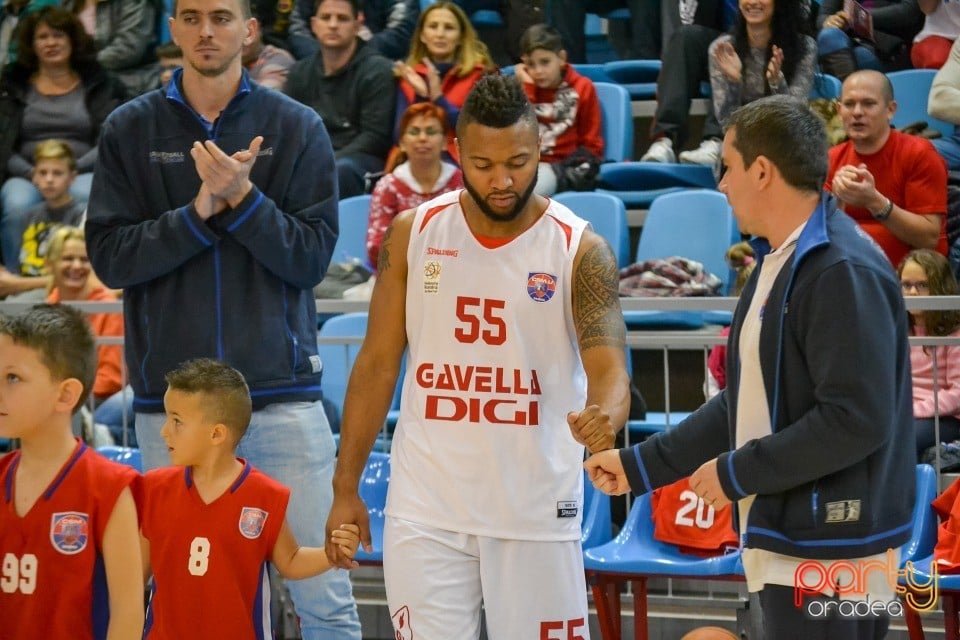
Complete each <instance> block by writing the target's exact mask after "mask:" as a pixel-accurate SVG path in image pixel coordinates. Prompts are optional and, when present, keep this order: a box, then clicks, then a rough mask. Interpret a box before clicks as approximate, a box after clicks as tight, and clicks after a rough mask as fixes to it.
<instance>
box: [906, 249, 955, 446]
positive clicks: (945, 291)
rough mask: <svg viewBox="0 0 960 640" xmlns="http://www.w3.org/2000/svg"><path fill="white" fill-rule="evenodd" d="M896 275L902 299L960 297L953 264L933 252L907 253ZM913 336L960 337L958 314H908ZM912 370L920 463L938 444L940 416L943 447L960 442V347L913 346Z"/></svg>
mask: <svg viewBox="0 0 960 640" xmlns="http://www.w3.org/2000/svg"><path fill="white" fill-rule="evenodd" d="M897 273H898V274H899V276H900V286H901V288H902V289H903V295H904V296H956V295H960V287H958V286H957V280H956V278H954V276H953V272H952V271H951V270H950V263H949V262H947V259H946V258H945V257H943V255H941V254H940V253H937V252H936V251H934V250H932V249H916V250H914V251H911V252H910V253H908V254H907V256H906V257H905V258H904V259H903V262H901V263H900V267H899V268H898V269H897ZM910 335H914V336H950V337H960V311H920V310H913V311H910ZM934 363H936V375H934ZM910 367H911V369H912V371H913V420H914V425H915V426H916V436H917V456H918V457H919V456H920V455H921V454H922V453H923V452H924V450H926V449H928V448H929V447H932V446H934V445H936V444H937V439H936V437H935V433H934V416H935V415H936V414H939V416H940V442H950V441H952V440H956V439H957V438H960V418H958V416H960V347H958V346H948V347H913V346H912V347H910ZM934 389H936V394H937V395H936V400H934Z"/></svg>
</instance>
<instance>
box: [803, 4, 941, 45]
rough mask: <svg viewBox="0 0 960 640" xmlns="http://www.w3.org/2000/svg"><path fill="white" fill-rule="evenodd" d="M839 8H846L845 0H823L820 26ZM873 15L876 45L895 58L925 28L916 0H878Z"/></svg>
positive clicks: (819, 17) (871, 14)
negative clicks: (844, 6)
mask: <svg viewBox="0 0 960 640" xmlns="http://www.w3.org/2000/svg"><path fill="white" fill-rule="evenodd" d="M838 11H843V0H823V4H821V5H820V12H819V15H818V16H817V28H818V29H822V28H823V23H824V21H825V20H826V19H827V18H829V17H830V16H832V15H833V14H835V13H836V12H838ZM870 17H872V18H873V31H874V34H875V36H876V38H877V42H876V49H877V52H878V53H879V54H880V57H881V58H884V59H890V58H893V57H894V56H897V55H898V54H900V53H901V51H902V50H903V49H904V48H905V47H909V46H910V45H911V43H912V42H913V37H914V36H915V35H917V34H918V33H919V32H920V29H921V28H923V20H924V17H923V12H922V11H921V10H920V5H918V4H917V0H876V1H875V2H874V3H873V7H872V8H871V9H870Z"/></svg>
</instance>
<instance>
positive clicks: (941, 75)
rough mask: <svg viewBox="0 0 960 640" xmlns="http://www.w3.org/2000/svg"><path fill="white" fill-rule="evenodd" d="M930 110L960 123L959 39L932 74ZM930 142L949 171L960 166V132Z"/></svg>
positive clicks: (940, 116)
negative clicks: (937, 69)
mask: <svg viewBox="0 0 960 640" xmlns="http://www.w3.org/2000/svg"><path fill="white" fill-rule="evenodd" d="M927 110H928V111H929V112H930V115H931V116H933V117H934V118H938V119H940V120H943V121H945V122H951V123H953V124H955V125H960V40H957V41H954V43H953V46H951V47H950V55H949V56H948V57H947V61H946V62H944V63H943V66H942V67H940V70H939V71H937V75H935V76H934V77H933V86H931V87H930V96H929V99H928V102H927ZM931 142H933V146H934V148H935V149H936V150H937V153H939V154H940V156H941V157H942V158H943V159H944V160H945V161H946V162H947V168H948V169H949V170H950V171H956V170H957V169H960V132H957V131H954V133H953V134H951V135H948V136H943V137H941V138H937V139H935V140H932V141H931Z"/></svg>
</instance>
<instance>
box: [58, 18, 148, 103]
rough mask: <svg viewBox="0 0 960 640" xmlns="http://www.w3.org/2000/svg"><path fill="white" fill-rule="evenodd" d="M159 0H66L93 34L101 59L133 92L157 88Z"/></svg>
mask: <svg viewBox="0 0 960 640" xmlns="http://www.w3.org/2000/svg"><path fill="white" fill-rule="evenodd" d="M159 4H160V3H159V2H157V1H156V0H63V6H64V7H65V8H66V9H68V10H69V11H72V12H73V13H74V14H75V15H76V16H77V18H78V19H79V20H80V23H81V24H82V25H83V28H84V30H85V31H86V32H87V35H89V36H90V37H91V38H93V46H94V48H95V49H96V51H97V62H99V63H100V66H102V67H103V68H104V69H106V70H107V71H108V72H110V73H111V74H112V75H114V76H115V77H117V78H118V79H119V80H120V81H121V82H122V83H123V85H124V87H125V88H126V90H127V94H128V95H131V96H136V95H140V94H141V93H143V92H144V91H148V90H150V89H153V88H154V86H155V82H156V77H157V65H156V58H155V56H154V52H153V49H154V47H155V46H156V45H157V6H158V5H159Z"/></svg>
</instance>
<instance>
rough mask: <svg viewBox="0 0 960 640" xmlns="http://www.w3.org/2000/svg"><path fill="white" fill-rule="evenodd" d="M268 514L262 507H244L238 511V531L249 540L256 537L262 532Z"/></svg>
mask: <svg viewBox="0 0 960 640" xmlns="http://www.w3.org/2000/svg"><path fill="white" fill-rule="evenodd" d="M268 515H269V514H268V513H267V512H266V511H264V510H263V509H257V508H256V507H244V508H243V510H242V511H240V533H241V534H242V535H243V537H244V538H250V539H251V540H253V539H255V538H258V537H259V536H260V534H261V533H263V525H264V524H265V523H266V522H267V516H268Z"/></svg>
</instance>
